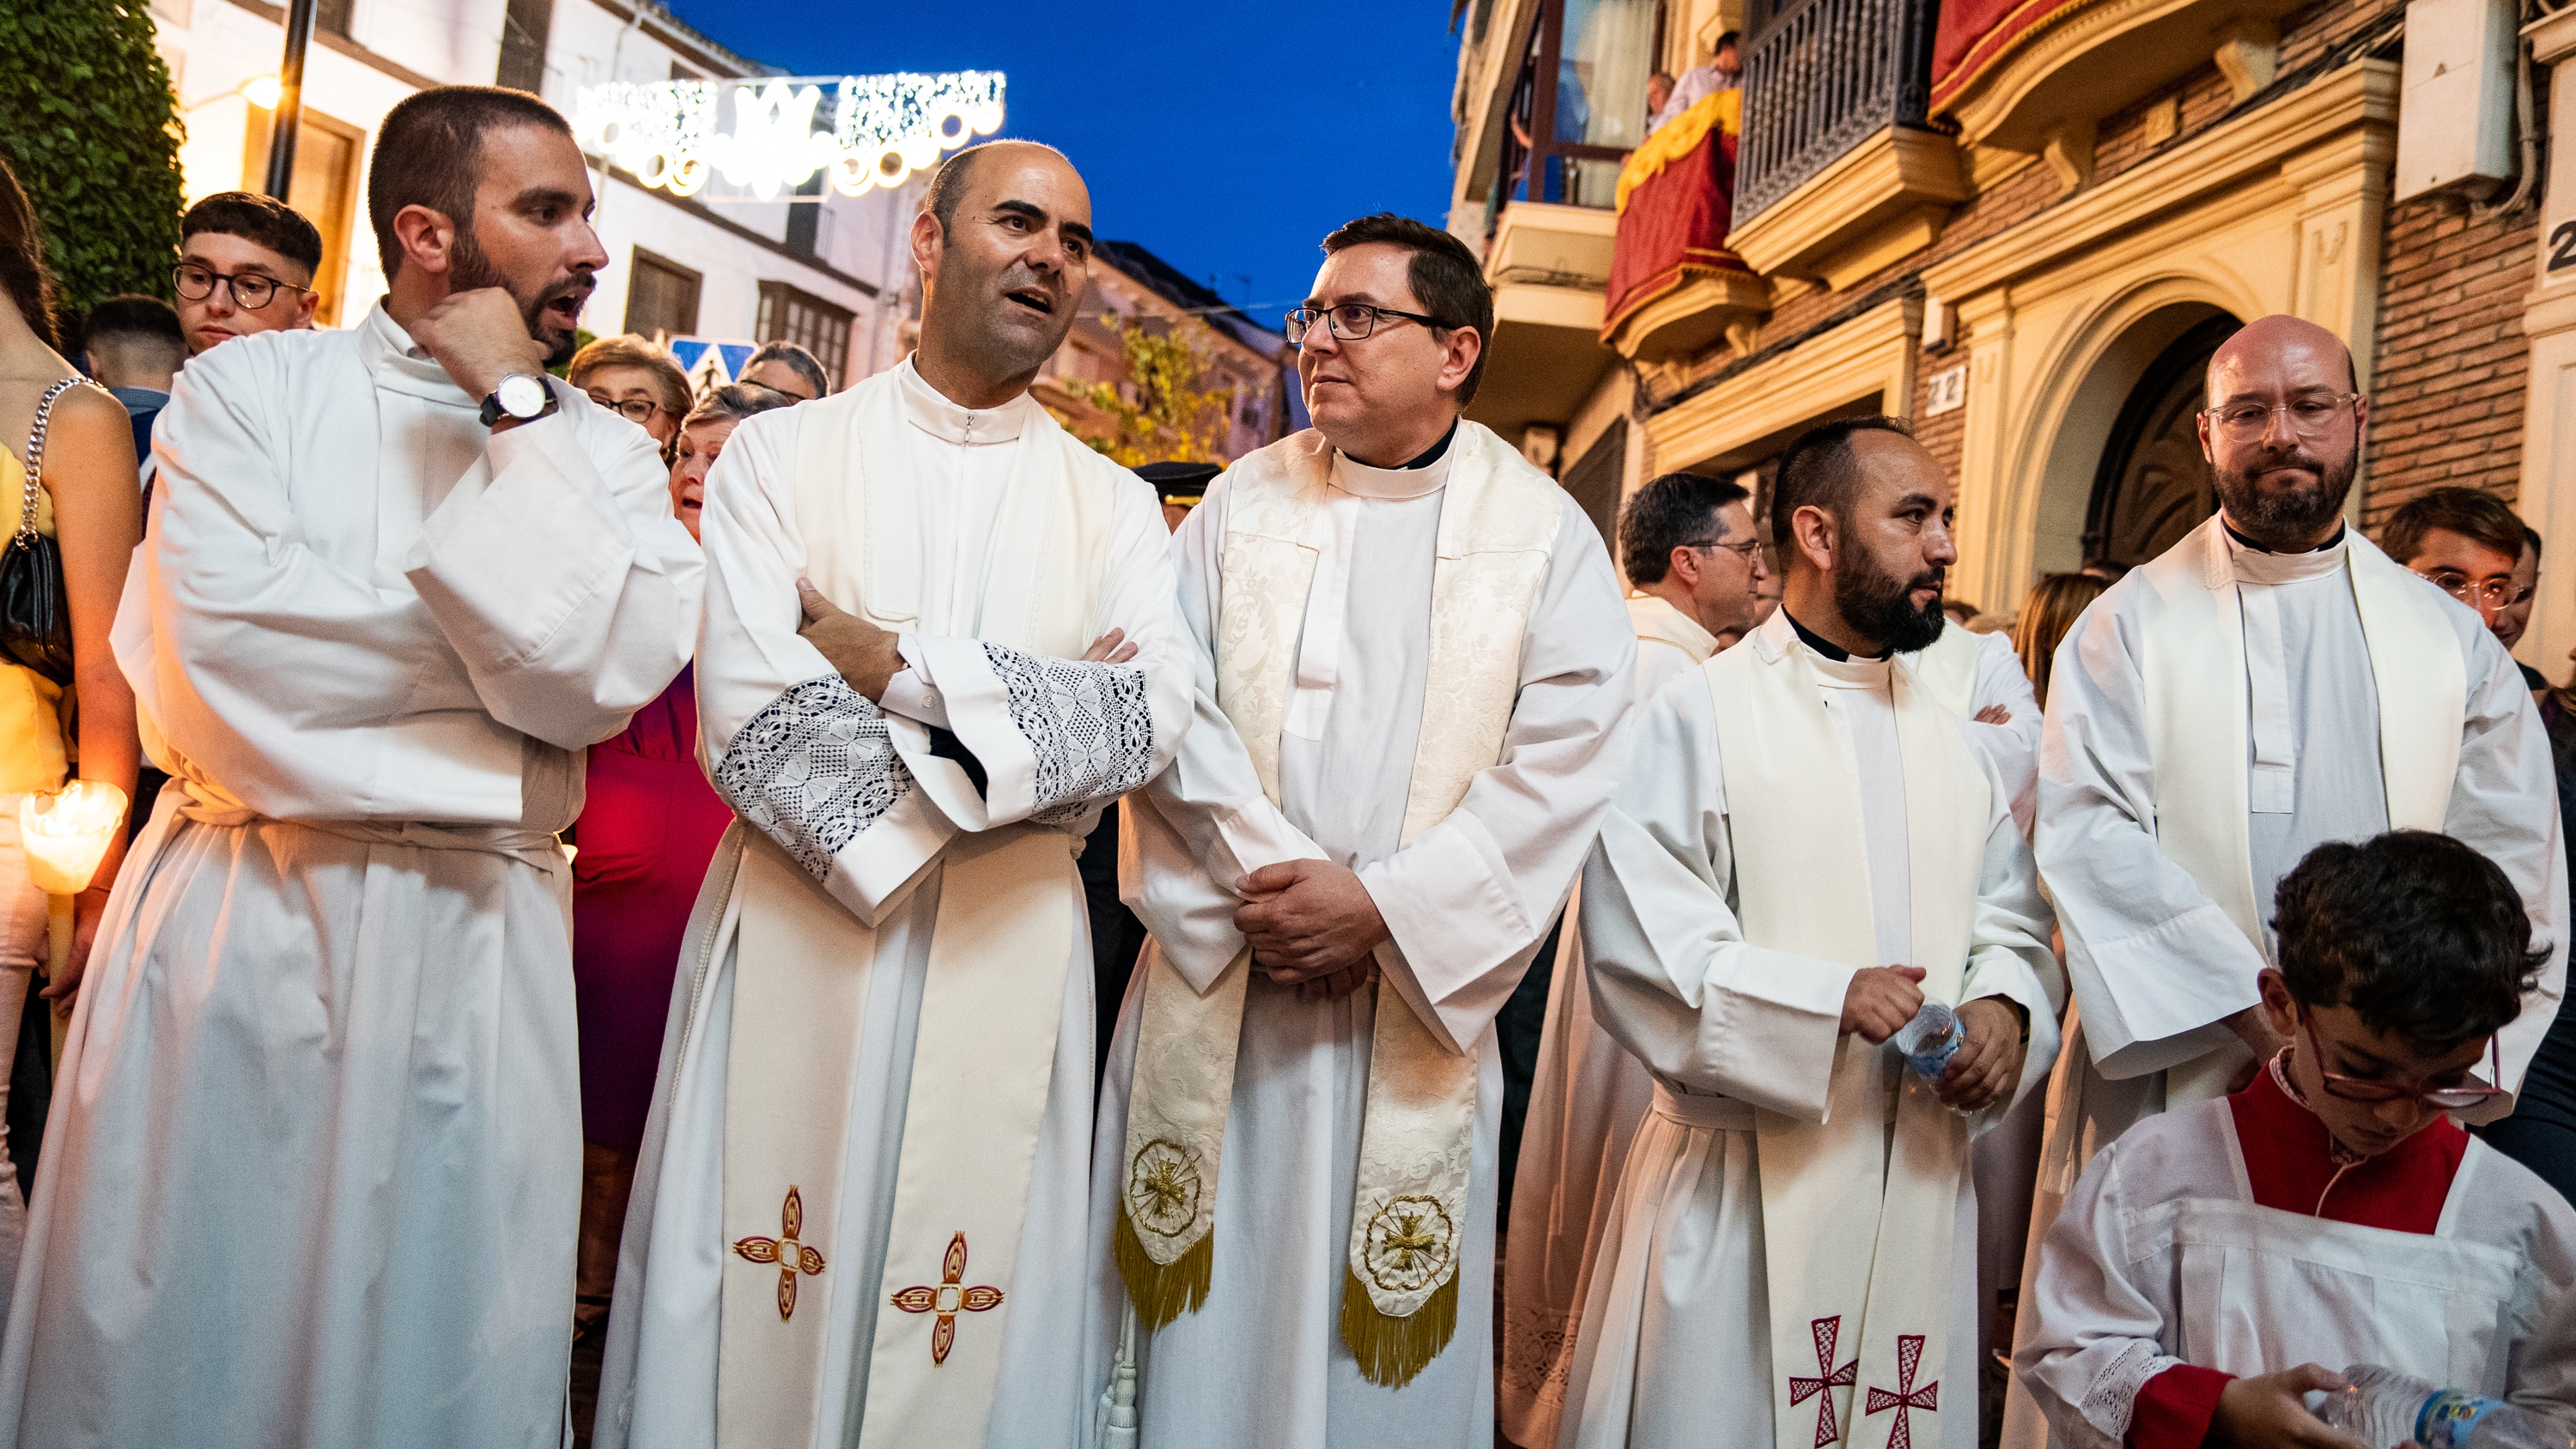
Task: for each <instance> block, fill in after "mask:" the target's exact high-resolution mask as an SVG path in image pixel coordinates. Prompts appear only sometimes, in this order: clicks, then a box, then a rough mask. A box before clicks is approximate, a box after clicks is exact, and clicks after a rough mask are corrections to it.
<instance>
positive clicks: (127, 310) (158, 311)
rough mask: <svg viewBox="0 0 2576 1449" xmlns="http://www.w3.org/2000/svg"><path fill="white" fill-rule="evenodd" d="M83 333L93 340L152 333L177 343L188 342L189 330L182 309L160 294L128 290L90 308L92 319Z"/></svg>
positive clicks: (163, 339) (141, 335)
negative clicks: (181, 319) (181, 321)
mask: <svg viewBox="0 0 2576 1449" xmlns="http://www.w3.org/2000/svg"><path fill="white" fill-rule="evenodd" d="M83 335H85V336H87V337H88V338H89V340H90V341H91V342H93V343H95V342H97V341H98V339H100V338H102V337H119V336H122V337H152V338H159V339H161V340H162V341H165V342H169V343H172V344H174V345H176V346H180V347H185V346H187V345H188V334H187V332H186V330H185V329H183V328H181V327H180V325H179V309H178V308H176V307H173V306H171V305H170V304H169V303H167V302H164V301H162V300H161V299H160V298H158V297H146V296H144V295H143V294H141V293H140V292H124V293H120V294H118V295H116V296H113V297H110V298H108V299H107V300H106V301H104V302H101V303H99V304H98V305H97V306H95V307H92V308H90V309H89V323H88V325H87V326H86V327H85V328H84V329H83Z"/></svg>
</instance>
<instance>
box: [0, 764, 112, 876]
mask: <svg viewBox="0 0 2576 1449" xmlns="http://www.w3.org/2000/svg"><path fill="white" fill-rule="evenodd" d="M124 823H125V792H124V791H123V790H120V789H118V788H116V786H114V785H111V784H109V783H108V782H107V781H105V780H74V781H72V782H71V783H70V784H68V785H65V786H64V787H63V788H62V789H61V790H59V791H57V792H56V793H54V794H51V795H29V796H27V797H26V798H25V799H23V800H21V801H19V802H18V840H19V844H20V847H21V848H22V849H24V850H25V851H26V854H27V874H28V876H29V877H31V878H32V879H33V880H34V882H35V884H36V887H37V889H39V890H42V891H43V892H44V893H45V894H47V895H52V896H70V895H78V894H80V893H81V892H82V891H84V890H87V889H89V881H90V877H91V876H94V875H96V874H98V864H99V862H100V861H102V860H105V859H106V858H107V850H108V847H109V846H110V845H113V844H114V843H115V842H116V832H117V831H118V830H119V829H121V828H122V827H123V825H124Z"/></svg>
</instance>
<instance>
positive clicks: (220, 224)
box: [171, 191, 322, 357]
mask: <svg viewBox="0 0 2576 1449" xmlns="http://www.w3.org/2000/svg"><path fill="white" fill-rule="evenodd" d="M321 266H322V233H320V232H318V231H315V230H314V229H313V223H311V222H309V221H307V220H305V219H304V215H303V213H301V212H299V211H297V210H296V209H295V208H293V207H291V206H288V205H287V204H286V203H284V202H282V201H276V200H272V199H271V198H269V197H265V196H255V195H253V194H251V193H250V192H247V191H221V192H217V193H216V194H214V195H213V196H209V197H207V198H206V199H205V200H203V201H200V202H198V203H197V204H196V205H194V206H192V207H189V208H188V213H187V215H185V216H182V217H181V218H179V265H178V266H177V267H175V268H173V269H172V272H171V280H172V281H173V282H174V283H176V284H177V287H178V292H179V325H180V326H181V327H182V328H183V329H185V330H186V332H187V336H188V355H189V356H191V357H194V356H196V355H197V354H198V353H200V352H203V351H205V350H206V349H207V348H209V347H213V346H215V345H217V344H219V343H224V342H230V341H232V340H233V339H234V338H236V337H248V336H249V335H251V334H252V333H254V332H283V331H288V330H291V329H295V328H302V327H310V326H312V325H313V308H314V304H315V303H317V302H319V301H320V300H321V299H322V294H321V293H320V292H317V291H315V290H314V289H313V274H314V272H316V271H318V270H319V269H320V268H321Z"/></svg>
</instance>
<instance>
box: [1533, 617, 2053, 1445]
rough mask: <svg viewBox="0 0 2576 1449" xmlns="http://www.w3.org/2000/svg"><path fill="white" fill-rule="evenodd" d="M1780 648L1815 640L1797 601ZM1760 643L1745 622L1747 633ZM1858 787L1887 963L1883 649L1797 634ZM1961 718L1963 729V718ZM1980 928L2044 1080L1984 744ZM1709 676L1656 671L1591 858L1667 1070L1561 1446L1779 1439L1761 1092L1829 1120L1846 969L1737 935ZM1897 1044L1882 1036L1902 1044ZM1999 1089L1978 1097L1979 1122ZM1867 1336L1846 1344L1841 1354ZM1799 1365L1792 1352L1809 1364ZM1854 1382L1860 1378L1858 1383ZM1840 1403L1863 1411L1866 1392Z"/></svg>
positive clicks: (1602, 962)
mask: <svg viewBox="0 0 2576 1449" xmlns="http://www.w3.org/2000/svg"><path fill="white" fill-rule="evenodd" d="M1764 630H1765V631H1769V634H1770V638H1771V641H1772V643H1773V645H1774V647H1778V648H1784V649H1786V648H1795V649H1802V650H1803V649H1805V646H1804V645H1803V644H1800V643H1798V642H1796V639H1795V636H1794V630H1793V627H1792V625H1791V624H1790V622H1789V620H1788V618H1787V617H1786V615H1782V616H1779V617H1777V618H1775V619H1774V620H1772V621H1771V622H1770V623H1767V624H1766V625H1764ZM1755 642H1758V641H1753V640H1748V641H1747V644H1746V645H1745V646H1743V647H1752V645H1753V644H1754V643H1755ZM1806 662H1807V664H1808V666H1809V667H1810V668H1811V669H1812V670H1813V672H1814V675H1815V678H1816V683H1817V685H1818V687H1819V688H1820V689H1821V690H1822V691H1823V693H1824V696H1825V698H1826V699H1827V701H1828V704H1827V709H1828V711H1829V713H1830V716H1831V717H1832V718H1833V719H1834V720H1835V722H1836V726H1837V730H1838V733H1839V734H1840V736H1841V738H1840V739H1839V741H1838V752H1840V753H1842V754H1843V755H1844V757H1845V758H1846V759H1848V760H1849V761H1850V766H1851V768H1852V770H1853V771H1854V777H1855V785H1856V787H1857V791H1858V795H1859V798H1860V801H1861V807H1862V813H1863V828H1864V832H1865V837H1866V846H1867V851H1868V860H1867V870H1868V875H1869V881H1870V892H1871V897H1872V900H1873V903H1874V904H1875V906H1876V907H1877V908H1876V909H1875V910H1874V912H1873V916H1874V925H1875V928H1876V933H1877V941H1878V957H1879V960H1880V961H1881V962H1882V963H1883V964H1889V965H1897V964H1906V963H1907V962H1908V960H1909V958H1910V957H1911V955H1912V954H1913V953H1912V951H1911V949H1910V948H1911V944H1912V937H1911V933H1910V924H1909V923H1910V920H1911V914H1912V906H1911V904H1910V903H1911V900H1912V886H1911V881H1912V879H1913V873H1912V871H1911V869H1910V864H1909V861H1910V857H1909V855H1908V847H1907V843H1906V842H1907V838H1908V829H1909V827H1908V824H1907V819H1906V800H1905V793H1906V792H1905V783H1904V781H1905V777H1904V773H1903V772H1904V770H1905V769H1906V768H1907V765H1906V762H1905V761H1904V760H1903V759H1902V758H1901V757H1900V756H1899V755H1898V752H1897V741H1896V712H1895V706H1894V703H1893V699H1892V695H1891V692H1890V683H1889V678H1888V672H1889V670H1890V669H1891V667H1897V666H1892V665H1891V663H1890V662H1889V661H1887V660H1849V661H1833V660H1828V659H1826V658H1824V657H1823V656H1822V655H1819V654H1815V653H1813V652H1812V651H1808V657H1807V661H1806ZM1962 733H1963V734H1964V733H1965V731H1964V729H1963V731H1962ZM1970 754H1971V757H1972V758H1974V759H1975V760H1976V761H1977V763H1978V765H1979V767H1980V768H1981V769H1983V770H1984V771H1985V772H1986V774H1987V776H1988V781H1989V785H1990V791H1989V798H1990V802H1991V809H1990V813H1989V818H1988V819H1987V820H1986V821H1985V822H1984V830H1983V839H1984V841H1985V848H1984V855H1983V858H1982V861H1981V865H1980V868H1979V871H1978V886H1977V894H1978V899H1977V902H1976V906H1975V911H1974V916H1975V927H1974V932H1973V937H1972V940H1973V945H1972V948H1971V952H1970V955H1969V958H1968V964H1967V971H1966V976H1965V980H1964V982H1963V984H1962V986H1961V988H1960V999H1961V1000H1963V1001H1964V1000H1973V999H1976V998H1979V997H1988V996H1999V997H2004V998H2007V999H2009V1000H2011V1001H2014V1002H2016V1003H2018V1004H2019V1005H2020V1006H2021V1007H2022V1009H2023V1010H2024V1011H2026V1012H2028V1013H2029V1020H2030V1027H2031V1044H2030V1050H2029V1055H2028V1057H2027V1059H2026V1060H2025V1062H2024V1065H2023V1071H2022V1076H2021V1079H2020V1080H2019V1081H2018V1082H2017V1083H2016V1084H2015V1085H2014V1089H2013V1092H2012V1094H2011V1096H2012V1097H2013V1098H2018V1097H2019V1096H2021V1095H2024V1094H2027V1093H2028V1092H2029V1091H2030V1090H2031V1088H2032V1087H2033V1086H2034V1085H2035V1084H2036V1083H2038V1082H2039V1081H2040V1080H2041V1079H2043V1078H2044V1077H2045V1076H2046V1074H2047V1070H2048V1065H2049V1062H2050V1060H2051V1058H2052V1056H2053V1054H2054V1048H2055V1046H2056V1033H2055V1030H2054V1019H2053V1017H2052V1015H2051V1013H2050V1009H2049V998H2048V994H2047V992H2046V990H2045V988H2044V987H2043V986H2042V984H2041V976H2040V973H2041V970H2042V968H2043V965H2044V964H2045V963H2047V962H2048V958H2049V951H2048V946H2047V933H2048V920H2049V917H2048V908H2047V906H2046V904H2045V903H2043V902H2042V901H2041V899H2040V897H2039V890H2038V878H2037V876H2036V874H2035V873H2034V872H2033V870H2032V867H2031V860H2030V852H2029V847H2028V846H2027V845H2026V844H2025V843H2024V841H2023V840H2022V837H2021V832H2020V831H2019V830H2018V829H2017V828H2015V827H2014V825H2013V821H2012V816H2011V813H2010V811H2009V809H2008V808H2007V807H2006V803H2005V794H2004V789H2003V785H2002V781H2001V779H2000V777H1999V776H1998V775H1997V773H1996V772H1995V770H1994V768H1993V766H1992V763H1991V762H1990V761H1988V760H1987V759H1986V758H1985V756H1984V755H1983V754H1982V753H1980V752H1976V751H1973V750H1972V751H1971V752H1970ZM1759 848H1760V846H1759V844H1758V843H1748V842H1739V841H1737V840H1735V839H1734V836H1733V830H1732V827H1731V825H1730V817H1729V813H1728V808H1727V799H1726V791H1725V786H1724V774H1723V761H1722V759H1721V756H1720V754H1719V747H1718V741H1717V724H1716V713H1715V709H1714V706H1713V704H1712V701H1711V699H1710V695H1709V687H1708V684H1707V681H1706V680H1705V679H1703V678H1699V677H1696V676H1693V677H1690V678H1686V679H1684V680H1682V681H1680V682H1678V683H1675V684H1672V685H1669V686H1667V687H1666V688H1665V689H1664V690H1662V691H1661V692H1659V693H1658V694H1657V695H1656V697H1655V698H1654V699H1652V700H1651V701H1649V702H1647V704H1646V705H1645V707H1644V708H1643V709H1642V710H1641V711H1640V719H1639V722H1638V726H1637V730H1636V747H1635V755H1634V759H1633V762H1632V764H1631V768H1630V771H1629V774H1628V777H1627V780H1626V782H1625V783H1624V784H1623V785H1622V786H1621V789H1620V792H1619V795H1618V797H1617V799H1616V801H1615V802H1614V806H1613V809H1612V811H1611V813H1610V815H1609V817H1608V818H1607V819H1606V820H1604V821H1603V823H1602V827H1601V840H1600V843H1599V845H1598V846H1596V847H1595V849H1594V852H1593V855H1592V858H1591V860H1590V861H1589V862H1588V863H1587V864H1586V865H1585V867H1584V880H1583V929H1584V939H1585V947H1586V951H1587V964H1588V966H1589V974H1590V980H1591V987H1592V994H1593V997H1594V1003H1593V1005H1594V1010H1595V1011H1596V1012H1597V1013H1598V1016H1599V1019H1600V1021H1601V1022H1602V1024H1603V1025H1604V1026H1605V1027H1607V1028H1608V1030H1609V1031H1610V1033H1611V1034H1612V1035H1613V1036H1615V1037H1617V1038H1618V1039H1619V1041H1620V1042H1621V1043H1623V1044H1624V1045H1625V1046H1626V1047H1627V1048H1628V1049H1629V1050H1630V1051H1631V1052H1632V1053H1634V1054H1635V1055H1636V1056H1637V1057H1638V1058H1639V1059H1640V1060H1641V1061H1642V1062H1644V1064H1645V1066H1646V1068H1647V1070H1648V1071H1650V1072H1651V1073H1652V1074H1653V1076H1654V1078H1655V1081H1656V1084H1657V1091H1656V1093H1655V1101H1654V1106H1653V1109H1652V1110H1651V1111H1650V1112H1649V1113H1648V1115H1647V1117H1646V1119H1645V1122H1644V1124H1643V1125H1642V1126H1641V1127H1640V1128H1639V1129H1638V1132H1637V1136H1636V1139H1635V1141H1634V1143H1633V1144H1632V1145H1631V1146H1630V1147H1629V1149H1628V1154H1627V1162H1626V1165H1625V1169H1624V1171H1623V1173H1622V1175H1621V1178H1620V1182H1619V1190H1618V1194H1617V1197H1616V1199H1615V1200H1614V1201H1613V1203H1612V1205H1611V1207H1610V1210H1609V1213H1608V1215H1607V1224H1606V1229H1605V1233H1604V1237H1603V1240H1602V1242H1601V1244H1600V1245H1599V1247H1598V1248H1597V1249H1596V1250H1595V1262H1594V1266H1593V1269H1592V1272H1591V1274H1590V1282H1589V1284H1588V1285H1587V1289H1586V1294H1585V1300H1584V1311H1583V1321H1582V1325H1581V1328H1580V1330H1579V1331H1578V1337H1577V1343H1576V1346H1575V1353H1574V1362H1573V1370H1572V1374H1571V1376H1570V1381H1569V1384H1568V1387H1567V1393H1566V1403H1565V1410H1564V1418H1563V1424H1562V1427H1561V1429H1560V1431H1559V1436H1558V1439H1557V1441H1556V1442H1557V1444H1559V1445H1561V1446H1567V1449H1575V1446H1581V1449H1606V1446H1615V1445H1628V1446H1637V1449H1773V1446H1774V1443H1775V1439H1776V1429H1775V1426H1774V1420H1773V1413H1772V1408H1773V1382H1774V1381H1773V1373H1774V1368H1775V1365H1774V1364H1773V1362H1772V1337H1773V1335H1772V1328H1771V1295H1770V1290H1769V1287H1768V1276H1767V1268H1766V1261H1765V1251H1764V1242H1763V1186H1762V1180H1761V1174H1760V1168H1759V1165H1758V1161H1757V1147H1756V1141H1755V1139H1756V1132H1755V1130H1754V1125H1755V1121H1756V1117H1755V1112H1756V1108H1757V1105H1758V1106H1759V1107H1760V1108H1762V1109H1765V1110H1768V1111H1772V1112H1778V1113H1786V1114H1790V1115H1793V1116H1795V1117H1798V1118H1800V1119H1802V1120H1805V1121H1810V1122H1812V1121H1816V1120H1819V1119H1821V1118H1822V1117H1823V1116H1824V1115H1825V1111H1826V1103H1827V1095H1828V1091H1829V1083H1830V1081H1831V1077H1832V1074H1833V1067H1834V1062H1835V1058H1836V1055H1837V1052H1838V1049H1839V1047H1840V1041H1841V1038H1840V1036H1839V1033H1838V1027H1839V1019H1840V1014H1841V1009H1842V1002H1843V998H1844V995H1845V992H1846V991H1847V989H1848V987H1849V983H1850V981H1851V977H1852V970H1853V968H1851V967H1849V966H1846V965H1840V964H1836V963H1832V962H1827V961H1820V960H1815V959H1811V958H1807V957H1802V956H1797V955H1793V954H1790V953H1786V952H1782V951H1777V950H1766V949H1763V948H1760V947H1756V946H1754V945H1751V944H1750V943H1748V942H1747V941H1746V940H1745V938H1744V934H1743V930H1742V927H1741V925H1740V924H1739V922H1738V918H1737V911H1738V908H1739V905H1740V902H1739V900H1738V897H1737V883H1736V865H1735V860H1736V854H1737V852H1738V851H1739V850H1741V849H1759ZM1890 1050H1892V1048H1891V1049H1890ZM2007 1106H2008V1102H1999V1103H1997V1104H1996V1105H1994V1106H1992V1107H1989V1108H1988V1109H1986V1111H1984V1112H1982V1113H1980V1114H1979V1120H1978V1125H1979V1126H1980V1127H1982V1126H1987V1125H1991V1124H1992V1123H1993V1122H1994V1121H1995V1120H1997V1119H1998V1118H1999V1117H2001V1116H2002V1115H2003V1112H2004V1111H2005V1110H2006V1108H2007ZM1958 1184H1959V1185H1958V1192H1957V1198H1956V1203H1955V1208H1954V1212H1953V1234H1954V1243H1955V1247H1954V1249H1953V1253H1952V1257H1953V1261H1954V1262H1956V1263H1958V1264H1961V1265H1965V1264H1967V1263H1969V1262H1970V1261H1972V1255H1973V1252H1974V1242H1975V1231H1976V1203H1975V1188H1974V1185H1973V1181H1972V1179H1971V1178H1970V1177H1969V1176H1968V1175H1967V1174H1961V1175H1960V1177H1959V1179H1958ZM1950 1277H1951V1289H1950V1294H1949V1302H1950V1304H1951V1308H1950V1313H1951V1318H1950V1322H1949V1326H1948V1331H1947V1342H1948V1344H1949V1352H1948V1354H1947V1356H1946V1360H1945V1361H1944V1362H1943V1363H1940V1364H1937V1365H1929V1366H1926V1368H1925V1370H1924V1376H1925V1377H1926V1378H1934V1377H1938V1378H1939V1379H1940V1380H1941V1381H1942V1382H1943V1384H1944V1385H1945V1389H1946V1392H1945V1394H1944V1396H1943V1402H1944V1403H1945V1404H1947V1403H1951V1402H1954V1399H1953V1398H1952V1397H1951V1396H1953V1395H1956V1394H1958V1393H1959V1392H1960V1390H1959V1389H1955V1388H1947V1386H1948V1385H1951V1384H1957V1385H1962V1386H1964V1385H1969V1384H1973V1383H1974V1382H1975V1381H1976V1373H1977V1358H1978V1353H1977V1335H1976V1317H1975V1314H1976V1304H1977V1301H1978V1296H1979V1295H1978V1292H1977V1279H1976V1275H1975V1274H1974V1273H1971V1272H1965V1271H1954V1272H1953V1273H1952V1274H1951V1275H1950ZM1855 1346H1856V1345H1853V1344H1849V1343H1846V1344H1844V1345H1843V1351H1845V1352H1848V1351H1850V1350H1851V1349H1852V1348H1853V1347H1855ZM1799 1367H1802V1366H1788V1367H1784V1368H1781V1369H1780V1371H1781V1372H1796V1371H1797V1369H1798V1368H1799ZM1855 1392H1857V1391H1856V1390H1855ZM1851 1417H1852V1418H1853V1419H1857V1418H1859V1417H1860V1416H1859V1414H1858V1413H1857V1412H1856V1411H1855V1412H1854V1413H1853V1414H1852V1415H1851ZM1938 1422H1939V1424H1940V1426H1941V1429H1940V1432H1941V1436H1942V1438H1941V1443H1942V1449H1968V1446H1973V1445H1974V1444H1975V1443H1976V1431H1977V1420H1976V1416H1975V1414H1973V1413H1965V1414H1961V1413H1944V1414H1941V1415H1940V1416H1939V1421H1938Z"/></svg>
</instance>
